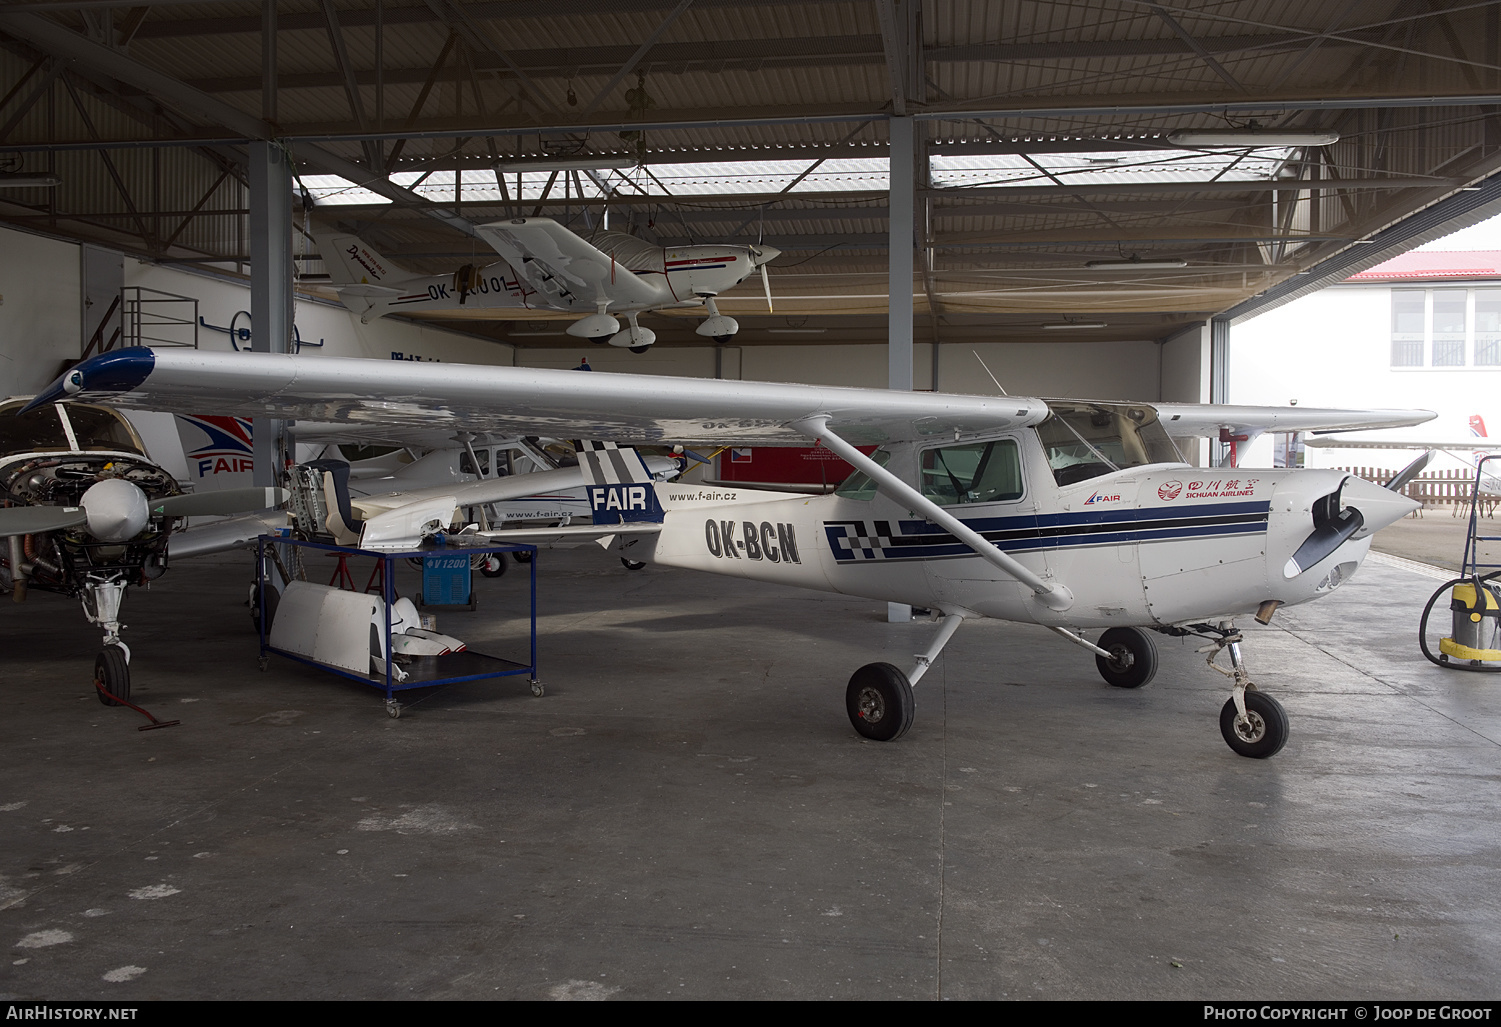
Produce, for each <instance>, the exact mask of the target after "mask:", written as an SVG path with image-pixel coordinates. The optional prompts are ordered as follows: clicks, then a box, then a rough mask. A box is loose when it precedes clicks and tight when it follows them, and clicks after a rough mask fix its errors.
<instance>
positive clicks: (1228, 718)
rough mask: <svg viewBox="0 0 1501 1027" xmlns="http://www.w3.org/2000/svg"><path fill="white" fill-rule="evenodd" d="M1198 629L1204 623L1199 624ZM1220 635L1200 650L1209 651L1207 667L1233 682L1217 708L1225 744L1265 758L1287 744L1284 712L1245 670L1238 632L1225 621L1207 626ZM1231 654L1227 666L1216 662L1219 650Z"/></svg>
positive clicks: (1248, 754)
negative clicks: (1224, 698)
mask: <svg viewBox="0 0 1501 1027" xmlns="http://www.w3.org/2000/svg"><path fill="white" fill-rule="evenodd" d="M1198 627H1199V628H1200V629H1203V628H1206V627H1207V625H1199V626H1198ZM1209 630H1211V631H1213V632H1215V633H1216V634H1218V635H1219V636H1220V637H1219V638H1218V639H1217V640H1215V641H1214V642H1212V643H1210V644H1209V645H1206V646H1204V647H1203V648H1202V649H1200V650H1199V652H1201V653H1208V654H1209V659H1208V663H1209V669H1210V670H1214V671H1217V672H1219V673H1221V674H1223V675H1225V676H1226V677H1228V678H1230V679H1231V680H1232V681H1234V682H1235V686H1234V690H1233V691H1232V692H1231V694H1230V698H1229V699H1228V700H1227V701H1226V702H1225V705H1224V707H1223V708H1222V709H1221V710H1220V734H1222V735H1224V737H1225V743H1226V744H1227V745H1229V746H1230V748H1232V749H1234V750H1235V751H1236V752H1238V753H1240V755H1242V756H1249V757H1251V758H1252V759H1257V760H1264V759H1266V758H1267V757H1269V756H1275V755H1277V753H1279V752H1281V751H1282V747H1283V746H1284V745H1286V744H1287V736H1288V724H1287V711H1286V710H1284V709H1283V708H1282V704H1281V703H1279V702H1278V701H1277V700H1276V699H1273V698H1272V697H1271V696H1269V695H1267V694H1266V693H1265V692H1262V691H1261V690H1260V689H1258V688H1257V687H1256V685H1255V683H1254V682H1253V681H1252V680H1251V675H1250V674H1248V673H1247V672H1246V666H1245V663H1244V661H1242V659H1241V655H1240V643H1241V634H1240V632H1239V631H1236V630H1235V626H1234V625H1233V624H1230V623H1229V622H1228V621H1226V622H1225V623H1224V624H1223V625H1221V626H1220V627H1216V628H1209ZM1226 650H1228V651H1229V653H1230V669H1229V670H1226V669H1225V668H1224V667H1221V666H1219V665H1218V664H1217V663H1215V662H1214V661H1215V659H1216V658H1217V657H1218V656H1219V654H1220V653H1221V652H1224V651H1226Z"/></svg>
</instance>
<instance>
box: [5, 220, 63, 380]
mask: <svg viewBox="0 0 1501 1027" xmlns="http://www.w3.org/2000/svg"><path fill="white" fill-rule="evenodd" d="M80 252H81V247H79V246H77V245H75V244H73V243H65V242H57V241H55V240H52V239H44V238H43V237H41V236H39V235H31V234H29V233H26V232H16V231H11V230H9V229H0V396H29V395H31V394H33V393H35V392H37V391H39V390H40V389H41V388H42V387H43V386H45V385H47V384H48V383H50V382H51V381H52V380H53V379H54V378H56V377H57V376H58V374H59V373H61V371H62V365H63V361H64V360H69V359H76V358H77V356H78V353H79V350H80V348H81V345H80V342H79V338H80V333H81V331H82V329H81V325H82V318H81V312H80V307H79V292H80V287H81V282H82V273H81V268H80V264H79V260H80Z"/></svg>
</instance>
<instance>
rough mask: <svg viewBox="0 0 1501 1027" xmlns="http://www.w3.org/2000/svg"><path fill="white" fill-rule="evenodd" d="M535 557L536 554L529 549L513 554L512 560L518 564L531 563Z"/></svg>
mask: <svg viewBox="0 0 1501 1027" xmlns="http://www.w3.org/2000/svg"><path fill="white" fill-rule="evenodd" d="M535 555H536V554H535V553H533V552H532V551H531V550H529V549H522V550H517V551H516V552H514V553H512V554H511V558H512V559H514V560H515V561H516V562H517V563H531V562H532V557H533V556H535Z"/></svg>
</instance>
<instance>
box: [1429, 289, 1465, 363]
mask: <svg viewBox="0 0 1501 1027" xmlns="http://www.w3.org/2000/svg"><path fill="white" fill-rule="evenodd" d="M1469 295H1470V294H1469V290H1467V289H1435V290H1433V366H1434V367H1463V366H1465V327H1466V325H1465V306H1466V302H1467V300H1468V299H1469Z"/></svg>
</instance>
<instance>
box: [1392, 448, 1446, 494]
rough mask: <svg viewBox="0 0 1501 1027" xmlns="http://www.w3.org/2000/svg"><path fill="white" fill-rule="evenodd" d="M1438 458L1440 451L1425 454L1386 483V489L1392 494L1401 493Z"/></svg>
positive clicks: (1431, 450)
mask: <svg viewBox="0 0 1501 1027" xmlns="http://www.w3.org/2000/svg"><path fill="white" fill-rule="evenodd" d="M1436 456H1438V450H1436V449H1430V450H1429V451H1428V452H1426V453H1424V454H1423V455H1422V456H1420V457H1418V458H1417V459H1416V460H1414V461H1413V462H1412V463H1410V464H1408V465H1407V466H1406V467H1404V468H1402V469H1401V470H1400V471H1398V472H1397V474H1396V476H1395V477H1393V478H1392V480H1391V481H1389V482H1387V483H1386V487H1387V488H1388V489H1389V490H1391V491H1392V492H1401V491H1402V489H1403V488H1404V487H1405V486H1406V485H1407V483H1408V482H1410V481H1412V479H1414V478H1416V477H1417V476H1418V475H1419V474H1421V473H1423V469H1424V468H1426V467H1427V466H1428V465H1429V464H1431V463H1432V462H1433V458H1434V457H1436Z"/></svg>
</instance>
